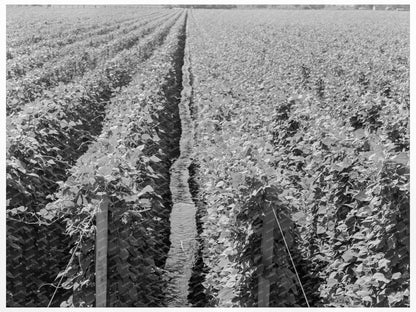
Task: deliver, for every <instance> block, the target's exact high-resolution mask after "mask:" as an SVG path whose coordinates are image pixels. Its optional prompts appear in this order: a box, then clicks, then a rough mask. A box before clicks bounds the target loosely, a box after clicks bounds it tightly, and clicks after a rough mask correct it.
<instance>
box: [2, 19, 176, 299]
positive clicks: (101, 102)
mask: <svg viewBox="0 0 416 312" xmlns="http://www.w3.org/2000/svg"><path fill="white" fill-rule="evenodd" d="M179 17H180V16H179V14H178V15H176V16H175V17H173V18H171V19H169V20H167V21H166V23H164V24H161V25H160V26H159V27H158V29H157V31H156V32H155V33H153V34H152V35H150V36H149V37H148V39H147V40H145V41H142V42H141V43H140V44H139V45H138V46H137V47H135V48H134V49H133V50H131V51H129V53H125V54H123V55H124V56H120V55H119V56H118V57H116V59H114V60H113V61H112V62H111V63H110V62H109V63H108V64H107V65H108V67H106V68H104V69H102V70H101V71H98V72H96V73H94V75H93V76H91V77H90V78H89V83H88V84H87V83H86V85H77V84H73V85H72V86H71V87H72V88H69V87H68V86H61V89H62V91H63V92H62V93H56V94H55V95H53V98H54V100H53V101H52V100H50V101H42V102H40V103H37V106H36V110H34V111H32V112H31V111H30V110H29V109H27V110H24V111H22V112H21V114H20V115H19V116H18V117H17V118H15V119H13V120H12V121H11V125H10V127H9V128H8V140H9V142H8V143H9V145H8V157H7V197H8V211H10V213H11V214H13V213H14V212H17V213H19V215H18V216H16V215H15V216H14V217H13V219H12V218H11V217H10V213H9V217H8V223H7V231H8V241H7V252H8V254H9V255H11V257H8V263H7V271H8V277H9V278H8V280H7V289H8V292H9V298H8V305H11V306H13V305H17V306H20V305H25V302H26V296H29V295H31V294H33V297H34V298H35V299H34V300H33V305H44V306H45V305H47V302H46V300H48V299H47V298H50V297H51V296H52V293H53V290H54V288H53V287H50V286H48V287H49V288H48V289H47V292H46V293H47V295H45V294H42V293H40V294H39V295H38V294H36V293H37V292H38V288H39V287H41V286H42V285H43V284H44V283H47V284H50V283H52V282H53V280H54V279H55V277H56V275H57V273H58V272H59V270H62V269H63V268H65V264H64V262H65V261H66V262H67V261H68V259H69V256H68V249H69V248H70V247H68V246H69V242H68V237H66V236H65V235H64V231H63V227H64V224H63V223H62V221H61V219H57V218H56V217H57V215H56V214H57V213H58V211H54V210H53V209H52V210H50V209H47V208H45V206H46V205H47V204H48V203H49V202H51V201H52V200H54V199H55V198H54V196H53V194H54V193H55V191H56V190H57V188H58V184H59V183H63V182H60V181H65V180H67V177H68V176H69V173H68V172H67V170H68V169H69V168H70V167H71V166H72V165H73V164H75V161H76V160H77V158H78V157H79V156H81V155H82V154H83V153H84V152H85V151H86V150H87V147H88V143H89V142H90V141H92V140H93V137H94V136H95V135H97V134H99V133H100V131H101V129H102V122H103V118H104V115H105V107H106V101H108V100H109V99H110V97H111V96H114V95H115V94H116V92H117V91H120V90H119V88H120V87H121V86H123V85H126V84H128V83H129V82H130V81H131V80H132V77H133V76H134V73H135V70H132V68H133V69H134V68H137V67H136V66H133V65H138V64H140V63H141V62H143V61H144V60H145V59H147V58H149V57H150V56H151V54H152V53H153V50H154V49H155V48H156V46H158V45H160V44H161V43H162V42H163V40H164V39H165V38H166V36H167V35H168V33H169V31H170V29H171V28H172V26H173V24H175V22H178V18H179ZM136 70H138V68H137V69H136ZM93 78H94V79H93ZM87 81H88V80H86V81H85V82H87ZM147 96H152V95H151V94H148V95H147ZM128 103H130V104H131V103H132V102H128ZM131 105H132V104H131ZM126 118H127V117H126ZM110 120H111V119H110ZM130 126H131V127H134V125H132V124H131V123H130ZM137 130H138V129H136V131H137ZM113 131H114V132H115V134H114V136H113V139H116V138H117V135H119V134H118V132H116V130H113ZM110 132H111V131H110ZM141 135H145V133H141V134H140V135H139V137H140V136H141ZM149 138H150V139H151V138H152V137H149ZM133 139H137V138H136V137H134V138H133ZM145 139H146V137H143V140H145ZM109 144H110V142H104V143H102V145H103V146H104V148H106V147H108V146H109ZM111 144H113V148H114V142H111ZM136 147H137V146H136ZM137 148H138V147H137ZM126 149H127V150H130V153H133V154H131V157H134V155H136V154H135V153H134V152H133V149H132V147H130V146H128V147H125V148H124V152H126ZM137 152H139V151H136V153H137ZM119 155H120V154H119ZM108 157H109V155H105V157H101V159H94V158H92V159H90V160H91V161H97V162H98V164H99V165H100V166H99V167H101V166H103V165H104V164H105V162H107V161H108V165H111V163H113V162H114V161H113V160H111V159H109V158H108ZM120 157H121V156H120ZM127 159H129V158H127ZM100 160H101V163H99V161H100ZM153 160H156V159H153ZM151 161H152V160H151V159H150V158H148V159H147V162H145V163H149V162H151ZM103 162H104V163H103ZM117 164H118V163H114V165H116V166H117ZM123 164H124V166H126V165H125V163H123ZM123 164H121V166H122V168H124V169H122V170H126V168H130V167H131V166H132V165H131V164H130V163H129V162H127V164H128V165H129V166H130V167H129V166H128V167H123ZM108 165H107V166H108ZM147 167H149V166H148V165H147V166H146V168H147ZM83 168H84V170H85V175H86V174H87V173H88V172H90V171H89V170H95V169H94V167H92V168H90V165H87V166H86V167H85V166H84V167H83ZM86 168H90V169H89V170H87V169H86ZM149 168H150V167H149ZM97 169H98V168H97ZM110 169H111V167H110ZM100 170H101V171H103V172H101V171H100V173H101V175H102V176H106V175H107V174H109V173H108V172H107V171H108V167H107V168H105V169H103V168H101V169H100ZM106 170H107V171H106ZM147 170H150V169H147ZM110 171H111V170H110ZM139 172H141V171H139ZM152 173H153V174H154V175H156V173H155V172H152ZM132 174H133V175H134V172H132ZM120 178H121V177H120ZM82 181H85V180H82ZM104 182H105V180H104V181H103V180H102V179H101V180H100V179H98V180H97V181H95V180H94V181H92V180H87V183H90V184H89V185H88V187H86V189H82V188H80V186H79V185H71V183H72V182H71V180H69V181H67V182H66V183H69V185H70V187H69V191H68V192H69V194H70V193H72V194H73V195H74V196H76V197H75V201H74V202H73V204H74V203H75V204H76V205H84V204H85V205H86V206H87V207H89V208H88V209H90V210H89V211H90V212H91V209H93V208H92V207H95V206H91V205H92V204H91V203H89V204H88V203H87V202H85V203H84V202H83V199H82V196H81V194H82V192H81V193H79V192H80V190H81V189H82V190H83V192H86V193H88V192H90V193H89V194H91V192H92V191H93V190H95V189H96V188H97V186H100V188H99V189H97V190H96V191H97V192H99V191H101V192H105V187H106V184H105V183H104ZM57 183H58V184H57ZM83 183H85V182H83ZM97 183H98V184H97ZM62 187H63V186H62ZM136 189H137V186H136ZM94 194H95V193H94ZM80 196H81V197H80ZM91 200H92V199H91ZM94 200H95V201H96V200H97V199H96V198H95V199H94ZM137 200H138V199H137ZM164 200H165V199H164ZM115 202H116V203H117V201H115ZM94 203H96V202H94ZM68 204H69V202H67V203H66V204H65V205H68ZM20 207H23V208H22V211H19V209H20ZM77 207H78V206H77ZM82 207H84V206H82ZM14 209H16V210H14ZM83 213H84V214H85V213H86V212H83ZM39 220H40V221H39ZM51 222H54V223H53V224H56V228H55V225H52V226H48V225H47V224H50V223H51ZM77 222H78V223H81V224H82V225H83V226H84V227H86V228H87V229H88V232H89V233H91V231H92V230H91V226H92V225H91V224H90V223H88V222H87V223H85V222H86V221H85V220H84V219H83V220H81V219H80V220H78V221H77ZM77 222H75V223H77ZM28 223H29V224H28ZM39 223H42V224H45V225H46V227H45V231H43V230H42V232H41V234H40V237H39V238H37V237H38V236H37V235H32V233H36V232H37V231H38V226H39ZM22 225H24V226H23V227H22ZM28 229H29V230H28ZM28 231H30V232H29V233H28ZM27 234H29V235H30V236H31V239H35V242H38V241H45V242H46V243H45V244H40V245H37V244H36V243H35V244H33V242H32V241H31V240H29V239H27ZM53 235H56V237H54V238H53V239H50V240H48V238H49V237H51V236H53ZM32 237H33V238H32ZM74 237H75V236H74ZM84 239H85V238H84ZM74 243H75V241H74V240H72V244H74ZM51 245H52V246H51ZM54 250H56V251H57V252H56V256H53V257H48V259H49V260H47V261H46V260H44V255H49V252H53V251H54ZM26 253H28V254H29V256H25V254H26ZM33 257H38V258H39V259H40V260H39V263H38V262H35V261H31V260H30V259H31V258H33ZM52 259H55V260H52ZM50 262H53V264H51V263H50ZM46 266H47V267H48V268H51V270H47V269H46ZM22 267H23V268H25V270H22ZM58 267H59V268H60V269H58ZM74 269H75V268H74ZM37 270H39V271H40V272H48V274H47V276H44V275H42V274H39V275H37V276H36V279H35V278H34V276H33V274H34V273H32V272H37ZM25 272H31V274H27V273H25ZM71 272H73V271H71ZM21 274H25V277H21ZM26 279H27V280H28V282H27V283H25V284H23V283H22V281H25V280H26ZM44 289H46V288H44ZM65 293H67V292H65ZM86 294H87V293H86ZM46 297H47V298H46ZM75 302H77V301H75ZM55 304H56V302H55ZM58 304H59V303H58Z"/></svg>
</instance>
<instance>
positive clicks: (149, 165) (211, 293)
mask: <svg viewBox="0 0 416 312" xmlns="http://www.w3.org/2000/svg"><path fill="white" fill-rule="evenodd" d="M68 10H69V11H68ZM68 12H70V13H71V14H68ZM409 37H410V33H409V15H408V13H406V12H380V11H323V10H322V11H315V10H314V11H301V10H298V11H294V10H291V11H280V10H267V11H266V10H220V9H217V10H182V9H170V10H168V9H156V8H151V9H145V8H137V7H134V8H132V9H126V7H114V8H104V7H97V8H93V7H89V8H85V9H84V8H76V7H70V8H67V9H64V8H59V7H50V8H49V7H48V8H46V7H34V8H32V9H31V11H30V12H29V11H28V10H27V9H25V8H22V7H20V8H19V7H13V6H10V7H8V11H7V103H6V104H7V117H6V118H7V147H6V152H7V155H6V170H7V176H6V182H7V190H6V196H7V208H6V216H7V246H6V250H7V285H6V288H7V305H8V306H14V307H17V306H48V305H50V306H76V307H89V306H94V305H95V299H96V297H95V234H96V224H95V216H96V214H97V211H98V210H99V209H100V207H101V205H103V204H108V208H109V214H108V218H109V229H108V247H109V250H108V255H107V257H108V269H107V272H108V279H107V284H108V293H107V306H114V307H119V306H126V307H128V306H130V307H131V306H168V305H169V302H170V301H169V298H170V297H172V296H173V295H174V294H175V292H174V291H175V290H172V289H170V288H169V287H171V286H169V285H171V284H170V280H169V278H168V273H167V270H166V268H165V265H166V262H167V258H168V252H169V251H170V246H171V244H170V240H169V237H170V234H171V233H173V232H174V231H176V230H177V229H175V228H172V226H171V222H170V216H171V211H172V210H173V207H175V203H174V199H173V197H174V196H173V197H172V192H171V190H172V189H171V187H172V186H171V185H170V182H171V175H172V168H173V166H172V165H173V164H174V163H175V161H176V160H177V159H178V158H181V156H183V155H182V152H183V151H182V150H181V148H182V147H181V146H182V145H190V143H189V142H191V141H190V140H189V135H190V133H191V135H193V136H194V139H193V141H192V142H194V146H187V148H188V150H187V156H186V163H187V165H186V166H188V164H189V162H191V161H192V164H191V165H190V167H189V168H188V171H189V172H188V173H189V181H188V184H189V189H190V193H191V195H192V198H193V201H194V202H195V206H196V207H197V211H196V224H197V230H198V237H197V243H198V244H195V246H196V247H197V250H195V259H196V261H195V263H194V267H193V273H192V277H191V279H190V281H189V294H188V302H189V304H190V305H193V306H214V307H216V306H220V307H232V306H233V307H255V306H258V305H259V304H260V301H261V300H263V299H260V296H261V291H262V287H263V286H262V284H261V283H260V281H261V280H267V281H268V283H269V284H270V289H269V290H268V292H269V293H270V298H269V302H268V305H269V306H281V307H299V306H302V307H304V306H307V305H310V306H315V307H345V306H348V307H350V306H354V307H356V306H357V307H407V306H409V296H410V294H409V288H410V285H409V284H410V276H409V272H410V262H409V249H410V248H409V245H410V232H409V222H410V220H409V208H410V167H409V147H410V143H409V141H410V131H409V122H410V121H409V111H410V96H409V47H410V43H409V40H410V38H409ZM182 66H184V67H185V68H186V70H183V69H182ZM185 100H186V102H187V105H189V109H190V112H191V116H189V114H188V115H186V116H184V115H181V112H180V109H179V107H182V106H183V103H184V101H185ZM181 104H182V106H181ZM189 117H191V118H189ZM184 119H186V123H187V127H185V128H183V129H182V127H181V125H183V123H181V122H183V121H184ZM191 119H192V120H191ZM190 129H191V130H190ZM182 131H185V132H187V133H182ZM184 138H187V142H184V143H183V144H182V143H180V142H181V140H183V139H184ZM185 170H186V168H185ZM187 176H188V175H187ZM181 187H182V188H183V189H186V187H183V186H181ZM184 197H186V196H184ZM188 197H189V196H188ZM191 206H192V205H191ZM181 230H183V229H181ZM267 231H269V232H270V231H271V234H270V233H269V237H270V235H271V241H270V242H269V248H271V257H270V259H268V260H267V259H266V256H265V254H264V246H265V242H264V241H263V236H264V233H265V232H267ZM182 249H183V250H184V248H183V247H182ZM191 256H192V255H191ZM266 260H267V261H266ZM268 261H269V262H268ZM182 297H183V298H186V296H182Z"/></svg>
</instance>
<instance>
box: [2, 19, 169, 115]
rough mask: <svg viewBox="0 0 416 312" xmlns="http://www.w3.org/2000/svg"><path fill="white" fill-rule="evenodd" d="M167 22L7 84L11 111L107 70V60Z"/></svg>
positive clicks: (152, 24) (154, 23)
mask: <svg viewBox="0 0 416 312" xmlns="http://www.w3.org/2000/svg"><path fill="white" fill-rule="evenodd" d="M164 18H165V17H160V18H158V19H156V20H151V21H149V22H148V23H147V24H145V25H143V26H142V27H139V29H137V30H135V31H132V32H131V33H129V34H127V35H124V36H122V37H120V38H116V39H114V40H112V41H110V42H109V43H107V44H105V45H104V46H99V47H97V48H94V47H93V48H87V49H85V50H84V49H82V48H80V49H79V50H78V51H79V52H78V53H76V54H73V55H68V56H66V57H64V58H63V59H60V60H57V61H55V62H52V63H47V64H45V65H44V66H43V67H42V68H39V69H35V70H34V71H31V72H30V73H29V74H28V75H26V76H24V77H22V78H18V79H12V80H9V81H7V97H6V99H7V107H8V111H9V112H13V111H16V109H15V108H17V109H19V108H21V107H22V106H23V105H25V104H26V103H28V102H31V101H34V100H35V99H37V98H42V95H43V94H44V93H45V92H46V91H47V90H49V89H52V88H53V87H56V86H57V85H58V84H65V83H69V82H71V81H72V80H74V79H75V78H77V77H80V76H82V75H83V74H84V73H86V72H87V74H86V75H87V76H88V71H90V73H91V72H94V70H95V68H96V67H100V65H101V66H105V62H106V60H108V59H109V58H111V57H113V56H115V55H117V53H119V52H120V51H123V50H128V49H130V48H132V47H134V45H135V44H137V42H139V40H141V39H142V38H143V37H144V36H146V35H149V34H151V32H152V31H154V29H156V28H157V27H158V25H159V24H160V22H161V20H164ZM103 64H104V65H103ZM52 92H53V91H52Z"/></svg>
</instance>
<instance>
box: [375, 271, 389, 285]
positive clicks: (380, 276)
mask: <svg viewBox="0 0 416 312" xmlns="http://www.w3.org/2000/svg"><path fill="white" fill-rule="evenodd" d="M373 279H375V280H376V281H380V282H385V283H388V282H390V280H388V279H387V278H386V277H385V276H384V274H383V273H380V272H378V273H375V274H374V275H373Z"/></svg>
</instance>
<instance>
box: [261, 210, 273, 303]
mask: <svg viewBox="0 0 416 312" xmlns="http://www.w3.org/2000/svg"><path fill="white" fill-rule="evenodd" d="M274 226H275V220H274V218H273V207H270V206H268V207H267V208H266V209H265V211H264V215H263V229H262V239H261V253H262V262H263V272H262V274H261V275H260V276H259V284H258V306H259V307H268V306H269V301H270V281H269V280H268V279H267V277H266V276H265V273H266V272H267V268H270V266H271V265H272V264H273V244H274V235H273V231H274Z"/></svg>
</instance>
